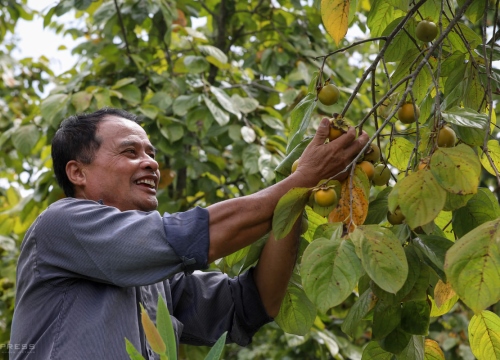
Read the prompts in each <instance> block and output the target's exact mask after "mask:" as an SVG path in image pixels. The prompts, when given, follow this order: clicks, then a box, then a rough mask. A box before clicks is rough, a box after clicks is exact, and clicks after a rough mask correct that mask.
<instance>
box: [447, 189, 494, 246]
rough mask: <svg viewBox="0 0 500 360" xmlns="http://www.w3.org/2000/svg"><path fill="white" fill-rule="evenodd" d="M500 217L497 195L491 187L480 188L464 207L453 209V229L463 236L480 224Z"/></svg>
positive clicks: (459, 235)
mask: <svg viewBox="0 0 500 360" xmlns="http://www.w3.org/2000/svg"><path fill="white" fill-rule="evenodd" d="M499 217H500V206H499V205H498V200H497V198H496V197H495V195H493V193H492V192H491V191H490V190H489V189H486V188H479V189H478V192H477V194H475V195H474V196H472V198H471V199H470V200H469V201H468V202H467V204H466V205H465V206H464V207H461V208H460V209H458V210H455V211H453V218H452V225H453V231H454V232H455V234H456V235H457V236H458V237H462V236H464V235H465V234H467V233H468V232H469V231H471V230H473V229H475V228H476V227H478V226H479V225H481V224H483V223H485V222H487V221H491V220H495V219H497V218H499Z"/></svg>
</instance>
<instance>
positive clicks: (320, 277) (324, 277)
mask: <svg viewBox="0 0 500 360" xmlns="http://www.w3.org/2000/svg"><path fill="white" fill-rule="evenodd" d="M360 275H361V262H360V261H359V259H358V257H357V256H356V252H355V251H354V245H353V244H352V242H351V241H350V240H342V239H340V238H337V239H333V240H331V239H316V240H314V241H313V242H312V243H311V244H309V246H308V247H307V248H306V250H305V251H304V254H303V255H302V262H301V276H302V285H303V286H304V291H305V292H306V293H307V296H308V297H309V298H310V299H311V300H312V302H313V303H314V304H315V305H316V307H317V308H318V309H319V311H321V312H326V311H327V310H328V309H330V308H332V307H334V306H337V305H339V304H341V303H342V302H343V301H344V300H345V299H347V297H348V296H349V295H350V294H351V293H352V291H353V290H354V288H355V287H356V283H357V282H358V279H359V277H360Z"/></svg>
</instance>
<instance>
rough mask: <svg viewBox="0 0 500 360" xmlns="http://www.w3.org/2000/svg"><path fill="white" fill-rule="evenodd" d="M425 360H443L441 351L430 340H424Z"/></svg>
mask: <svg viewBox="0 0 500 360" xmlns="http://www.w3.org/2000/svg"><path fill="white" fill-rule="evenodd" d="M424 359H425V360H441V359H442V360H444V353H443V350H441V348H440V347H439V344H438V343H437V342H436V341H434V340H431V339H425V357H424Z"/></svg>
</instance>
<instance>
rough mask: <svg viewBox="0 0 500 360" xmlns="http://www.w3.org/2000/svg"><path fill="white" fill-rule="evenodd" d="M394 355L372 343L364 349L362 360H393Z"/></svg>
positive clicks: (376, 343)
mask: <svg viewBox="0 0 500 360" xmlns="http://www.w3.org/2000/svg"><path fill="white" fill-rule="evenodd" d="M392 356H393V355H392V354H391V353H390V352H387V351H385V350H384V349H382V348H381V347H380V345H379V343H378V342H376V341H370V342H369V343H368V345H366V346H365V348H364V349H363V355H362V357H361V360H391V359H392Z"/></svg>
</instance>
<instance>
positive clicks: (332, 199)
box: [314, 188, 338, 207]
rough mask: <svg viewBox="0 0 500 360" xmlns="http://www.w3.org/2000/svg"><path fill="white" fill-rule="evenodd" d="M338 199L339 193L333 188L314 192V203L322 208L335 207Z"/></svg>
mask: <svg viewBox="0 0 500 360" xmlns="http://www.w3.org/2000/svg"><path fill="white" fill-rule="evenodd" d="M337 199H338V198H337V192H336V191H335V190H334V189H332V188H326V189H319V190H317V191H316V192H314V201H315V202H316V204H318V205H319V206H322V207H328V206H332V205H334V204H335V203H336V202H337Z"/></svg>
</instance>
